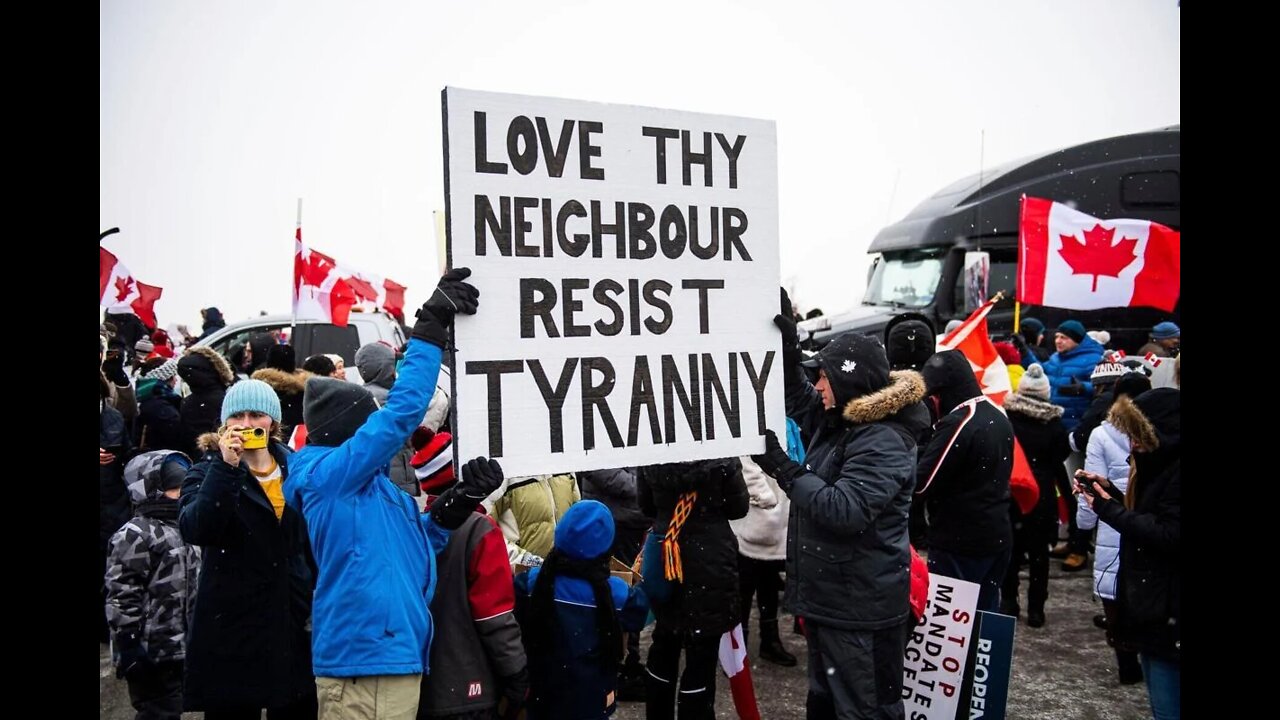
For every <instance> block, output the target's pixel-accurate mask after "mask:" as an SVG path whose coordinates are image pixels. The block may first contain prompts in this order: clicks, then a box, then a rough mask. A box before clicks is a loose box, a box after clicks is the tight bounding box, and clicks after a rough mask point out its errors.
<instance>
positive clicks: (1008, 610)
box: [1000, 596, 1022, 617]
mask: <svg viewBox="0 0 1280 720" xmlns="http://www.w3.org/2000/svg"><path fill="white" fill-rule="evenodd" d="M1021 612H1022V608H1020V607H1018V599H1017V598H1016V597H1007V596H1006V597H1004V598H1002V599H1001V600H1000V614H1001V615H1012V616H1014V617H1018V615H1019V614H1020V613H1021Z"/></svg>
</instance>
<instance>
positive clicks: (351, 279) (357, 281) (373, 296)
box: [346, 275, 378, 302]
mask: <svg viewBox="0 0 1280 720" xmlns="http://www.w3.org/2000/svg"><path fill="white" fill-rule="evenodd" d="M346 280H347V284H348V285H350V286H351V289H352V290H354V291H355V293H356V297H357V298H359V299H361V300H368V301H369V302H377V301H378V291H377V290H376V289H374V287H373V285H371V284H369V282H368V281H367V280H365V279H364V278H362V277H360V276H358V275H348V276H347V278H346Z"/></svg>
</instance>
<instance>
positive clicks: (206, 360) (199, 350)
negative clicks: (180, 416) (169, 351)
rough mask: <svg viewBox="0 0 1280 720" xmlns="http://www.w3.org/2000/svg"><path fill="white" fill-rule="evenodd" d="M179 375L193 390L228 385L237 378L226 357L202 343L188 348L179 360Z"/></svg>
mask: <svg viewBox="0 0 1280 720" xmlns="http://www.w3.org/2000/svg"><path fill="white" fill-rule="evenodd" d="M178 376H179V377H181V378H182V379H183V381H185V382H186V383H187V386H188V387H190V388H191V389H192V390H207V389H209V388H215V387H223V388H225V387H227V386H229V385H230V384H231V381H232V380H234V379H235V373H233V372H231V365H230V364H228V363H227V360H226V358H224V357H222V356H221V355H219V354H218V352H217V351H216V350H214V349H213V348H211V347H207V346H204V345H201V346H200V347H193V348H190V349H188V350H187V352H186V354H185V355H183V356H182V359H181V360H179V361H178Z"/></svg>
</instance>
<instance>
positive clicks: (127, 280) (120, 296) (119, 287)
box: [116, 277, 133, 302]
mask: <svg viewBox="0 0 1280 720" xmlns="http://www.w3.org/2000/svg"><path fill="white" fill-rule="evenodd" d="M132 287H133V278H132V277H118V278H116V302H124V299H125V298H127V297H129V293H130V292H131V290H130V288H132Z"/></svg>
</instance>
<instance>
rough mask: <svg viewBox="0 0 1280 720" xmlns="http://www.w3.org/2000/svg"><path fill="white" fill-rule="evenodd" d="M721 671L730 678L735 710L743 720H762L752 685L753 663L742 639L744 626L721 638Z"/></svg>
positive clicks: (739, 625) (735, 628) (739, 626)
mask: <svg viewBox="0 0 1280 720" xmlns="http://www.w3.org/2000/svg"><path fill="white" fill-rule="evenodd" d="M720 669H721V670H723V671H724V674H725V675H727V676H728V677H729V690H730V691H731V692H732V693H733V708H734V709H735V710H737V711H738V717H739V718H741V719H742V720H760V708H759V707H758V706H757V705H756V690H755V686H754V685H753V684H752V683H751V663H749V662H747V643H746V641H745V640H743V638H742V625H741V624H738V625H735V626H734V628H733V629H732V630H730V631H729V632H727V633H725V634H724V635H722V636H721V637H720Z"/></svg>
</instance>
